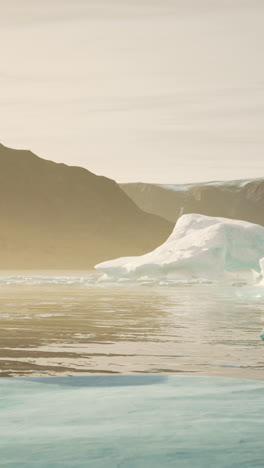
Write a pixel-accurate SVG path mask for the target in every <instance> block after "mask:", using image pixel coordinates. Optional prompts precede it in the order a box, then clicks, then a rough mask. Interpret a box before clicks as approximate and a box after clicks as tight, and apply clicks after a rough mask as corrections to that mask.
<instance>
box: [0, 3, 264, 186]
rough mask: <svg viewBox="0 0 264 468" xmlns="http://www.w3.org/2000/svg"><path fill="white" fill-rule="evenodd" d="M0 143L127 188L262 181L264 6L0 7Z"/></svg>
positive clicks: (104, 5)
mask: <svg viewBox="0 0 264 468" xmlns="http://www.w3.org/2000/svg"><path fill="white" fill-rule="evenodd" d="M0 7H1V8H0V57H1V58H0V106H1V112H0V141H1V142H2V143H3V144H5V145H7V146H11V147H18V148H28V149H31V150H32V151H34V152H35V153H37V154H38V155H39V156H42V157H44V158H47V159H52V160H54V161H59V162H65V163H67V164H75V165H80V166H84V167H87V168H88V169H89V170H91V171H93V172H95V173H97V174H103V175H106V176H109V177H111V178H114V179H116V180H118V181H120V182H127V181H145V182H158V183H181V182H192V181H203V180H219V179H234V178H236V179H238V178H247V177H255V176H262V177H264V59H263V57H264V54H263V53H264V50H263V49H264V26H263V21H264V1H263V0H9V1H7V0H0Z"/></svg>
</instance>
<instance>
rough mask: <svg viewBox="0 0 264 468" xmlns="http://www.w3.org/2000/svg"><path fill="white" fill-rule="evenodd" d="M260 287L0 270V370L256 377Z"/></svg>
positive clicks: (260, 351)
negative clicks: (115, 280)
mask: <svg viewBox="0 0 264 468" xmlns="http://www.w3.org/2000/svg"><path fill="white" fill-rule="evenodd" d="M263 320H264V288H257V287H253V286H247V285H243V283H241V284H240V283H238V284H233V285H224V284H222V285H216V284H213V283H212V284H208V283H202V284H197V283H164V282H163V283H161V284H160V283H151V282H149V283H148V282H147V281H141V282H138V283H137V284H136V283H134V284H132V283H124V282H123V283H111V282H102V281H100V280H99V276H98V275H97V274H94V273H87V274H85V275H84V273H83V272H70V273H69V272H45V273H43V272H36V273H34V274H32V272H31V273H26V274H25V273H24V274H21V273H17V272H8V273H7V272H2V273H1V276H0V372H1V374H0V375H1V376H2V377H8V376H38V375H40V376H46V375H49V376H51V375H53V376H55V375H82V374H91V373H170V374H174V373H175V374H177V373H184V374H189V375H194V376H196V375H207V376H226V377H239V378H249V379H259V380H264V342H263V341H262V340H261V339H260V338H259V334H260V332H261V330H262V328H263V326H264V322H263Z"/></svg>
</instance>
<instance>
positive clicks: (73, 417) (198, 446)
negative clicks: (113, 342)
mask: <svg viewBox="0 0 264 468" xmlns="http://www.w3.org/2000/svg"><path fill="white" fill-rule="evenodd" d="M263 408H264V382H256V381H248V380H236V379H226V378H217V377H210V378H209V377H208V378H207V377H188V376H165V375H129V376H126V375H123V376H119V375H114V376H88V377H65V378H61V377H55V378H52V377H51V378H34V379H31V378H30V379H29V378H28V379H22V378H15V379H10V378H2V379H0V465H1V466H4V467H21V468H22V467H27V468H28V467H45V468H46V467H49V468H52V467H92V468H112V467H122V468H132V467H133V468H148V467H151V468H158V467H159V468H160V467H179V468H184V467H196V468H219V467H222V468H231V467H239V468H241V467H248V468H254V467H263V460H264V444H263V434H264V422H263V417H262V415H263Z"/></svg>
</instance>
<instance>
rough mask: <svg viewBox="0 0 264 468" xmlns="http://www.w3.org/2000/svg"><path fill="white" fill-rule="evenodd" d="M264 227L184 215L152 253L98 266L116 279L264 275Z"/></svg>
mask: <svg viewBox="0 0 264 468" xmlns="http://www.w3.org/2000/svg"><path fill="white" fill-rule="evenodd" d="M263 257H264V227H262V226H259V225H257V224H253V223H249V222H246V221H239V220H234V219H228V218H218V217H210V216H204V215H200V214H185V215H182V216H181V217H180V218H179V219H178V221H177V223H176V225H175V228H174V230H173V232H172V234H171V235H170V236H169V238H168V239H167V241H166V242H164V243H163V244H162V245H161V246H160V247H158V248H156V249H155V250H153V251H152V252H150V253H147V254H145V255H141V256H137V257H123V258H118V259H116V260H111V261H106V262H103V263H100V264H98V265H96V266H95V268H96V269H98V270H100V271H102V272H104V273H105V274H107V275H108V276H110V277H113V278H130V279H137V278H140V277H142V276H149V277H152V278H155V277H158V278H160V277H172V278H186V277H187V278H210V279H215V278H219V277H224V276H225V275H227V274H228V273H231V272H232V273H234V272H239V271H241V270H255V271H256V272H259V273H260V272H261V270H262V272H263V263H262V265H261V266H262V268H261V266H260V260H261V259H262V258H263Z"/></svg>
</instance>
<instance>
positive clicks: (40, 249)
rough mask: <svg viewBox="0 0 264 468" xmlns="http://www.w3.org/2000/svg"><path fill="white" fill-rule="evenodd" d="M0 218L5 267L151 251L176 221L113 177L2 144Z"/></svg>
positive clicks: (80, 263)
mask: <svg viewBox="0 0 264 468" xmlns="http://www.w3.org/2000/svg"><path fill="white" fill-rule="evenodd" d="M0 220H1V231H0V266H1V268H2V269H5V268H14V269H18V268H23V269H25V268H37V269H40V268H59V269H64V268H89V267H92V266H93V265H94V264H95V263H97V262H100V261H102V260H106V259H110V258H114V257H118V256H123V255H138V254H141V253H143V252H146V251H148V250H151V249H153V248H154V247H156V246H158V245H159V244H160V243H161V242H163V241H164V240H165V239H166V238H167V237H168V235H169V234H170V232H171V230H172V227H173V226H172V225H171V223H169V222H168V221H166V220H164V219H162V218H160V217H158V216H155V215H151V214H148V213H144V212H143V211H142V210H141V209H140V208H139V207H138V206H137V205H136V204H135V203H134V202H133V201H132V200H131V199H130V198H129V197H128V196H127V195H126V194H125V193H124V191H123V190H122V189H121V188H120V187H119V186H118V184H117V183H116V182H115V181H113V180H111V179H108V178H107V177H103V176H97V175H95V174H93V173H92V172H89V171H88V170H86V169H84V168H81V167H75V166H67V165H66V164H58V163H55V162H52V161H48V160H45V159H42V158H39V157H38V156H36V155H35V154H34V153H32V152H31V151H25V150H14V149H10V148H7V147H5V146H3V145H0Z"/></svg>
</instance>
